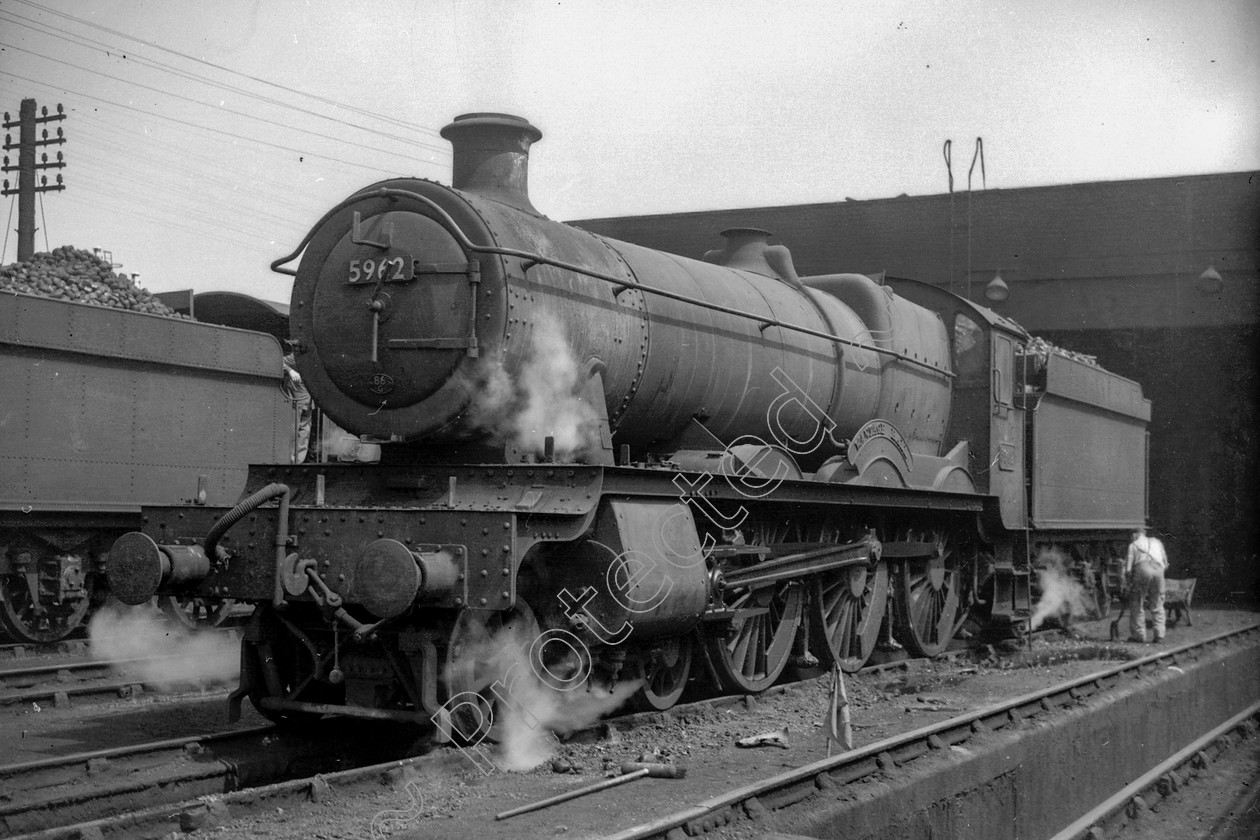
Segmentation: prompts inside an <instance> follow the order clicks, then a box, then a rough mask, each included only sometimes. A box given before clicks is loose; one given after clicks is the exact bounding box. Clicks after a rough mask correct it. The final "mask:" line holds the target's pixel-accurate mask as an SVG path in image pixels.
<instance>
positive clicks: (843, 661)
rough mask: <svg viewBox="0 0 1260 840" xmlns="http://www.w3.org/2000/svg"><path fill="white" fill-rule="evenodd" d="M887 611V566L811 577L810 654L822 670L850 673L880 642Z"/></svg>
mask: <svg viewBox="0 0 1260 840" xmlns="http://www.w3.org/2000/svg"><path fill="white" fill-rule="evenodd" d="M887 605H888V564H887V563H885V562H883V561H880V562H878V563H876V564H875V565H874V566H873V567H867V566H865V565H859V566H849V567H848V568H843V569H835V570H833V571H830V572H823V573H822V574H820V575H817V576H815V577H814V579H813V581H812V583H811V592H810V599H809V606H808V610H809V649H810V652H811V653H813V654H814V656H817V657H818V659H819V661H820V662H821V663H822V665H823V666H824V667H825V668H828V669H830V668H832V667H833V666H834V665H836V664H839V665H840V669H841V670H842V671H846V672H848V673H853V672H854V671H857V670H858V669H859V668H861V667H862V666H863V665H865V664H866V660H868V659H869V658H870V656H871V652H872V651H874V650H875V643H876V642H877V641H878V640H879V627H880V624H881V623H883V621H884V613H885V612H886V611H887Z"/></svg>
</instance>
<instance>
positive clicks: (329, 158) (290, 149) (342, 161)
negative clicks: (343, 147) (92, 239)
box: [6, 71, 395, 175]
mask: <svg viewBox="0 0 1260 840" xmlns="http://www.w3.org/2000/svg"><path fill="white" fill-rule="evenodd" d="M6 72H7V73H8V75H10V76H12V77H13V78H15V79H21V80H22V81H24V82H31V83H33V84H44V83H42V82H39V81H38V80H36V79H32V78H30V77H28V76H22V75H20V74H18V73H13V72H11V71H6ZM48 87H51V88H52V89H54V90H60V91H63V92H65V93H70V94H74V95H75V96H81V97H83V98H84V99H91V100H93V101H95V102H101V103H104V104H106V105H111V106H113V107H115V108H123V109H125V110H127V111H134V112H136V113H138V114H144V115H145V116H148V117H156V118H157V119H160V120H166V121H167V122H173V123H177V124H179V125H183V126H187V127H189V128H195V129H198V130H200V131H208V132H211V133H213V134H218V135H222V136H224V137H231V138H233V139H238V140H244V141H246V142H249V143H257V144H258V145H260V146H267V147H269V148H273V149H279V150H281V151H285V152H292V153H293V154H295V155H306V156H308V157H313V158H319V159H320V160H327V161H331V162H333V163H340V164H344V165H345V166H354V167H357V168H359V169H366V170H368V171H371V172H377V173H380V174H383V175H393V174H395V173H394V172H393V171H392V170H388V169H381V168H380V167H377V166H371V165H368V164H366V163H356V162H354V161H349V160H345V159H343V158H337V157H333V156H331V155H323V154H319V153H318V152H311V151H307V150H303V149H295V148H293V147H292V146H285V145H283V144H281V143H271V142H269V141H267V140H260V139H258V138H257V137H239V136H238V135H235V134H233V133H232V132H230V131H224V130H223V129H218V128H212V127H211V126H207V125H198V124H196V123H192V122H189V121H187V120H181V119H179V118H177V117H168V116H166V115H165V114H159V113H156V112H153V111H146V110H144V109H143V108H137V107H135V106H134V105H125V104H123V103H121V102H113V101H111V100H108V99H104V98H102V97H99V96H94V95H92V94H90V93H84V92H82V91H77V90H71V89H69V88H66V87H64V86H52V85H49V86H48Z"/></svg>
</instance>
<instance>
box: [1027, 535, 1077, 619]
mask: <svg viewBox="0 0 1260 840" xmlns="http://www.w3.org/2000/svg"><path fill="white" fill-rule="evenodd" d="M1037 563H1038V565H1040V566H1041V567H1042V568H1040V569H1038V570H1037V578H1038V581H1039V582H1040V584H1041V598H1040V599H1038V601H1037V606H1036V607H1035V608H1034V609H1033V615H1032V621H1031V622H1030V628H1031V629H1033V630H1036V629H1037V628H1038V627H1040V626H1041V625H1042V623H1043V622H1044V621H1045V620H1046V619H1047V618H1056V617H1060V616H1066V617H1068V618H1074V617H1076V616H1084V615H1086V614H1088V613H1089V606H1088V604H1089V601H1088V599H1087V598H1086V597H1085V590H1084V588H1083V587H1082V586H1081V584H1080V582H1079V581H1077V580H1075V579H1073V578H1072V577H1071V576H1070V575H1069V574H1068V573H1067V571H1066V563H1065V558H1064V556H1063V554H1062V552H1060V551H1058V550H1057V549H1053V548H1051V549H1047V550H1044V551H1042V552H1041V553H1040V554H1039V555H1038V557H1037Z"/></svg>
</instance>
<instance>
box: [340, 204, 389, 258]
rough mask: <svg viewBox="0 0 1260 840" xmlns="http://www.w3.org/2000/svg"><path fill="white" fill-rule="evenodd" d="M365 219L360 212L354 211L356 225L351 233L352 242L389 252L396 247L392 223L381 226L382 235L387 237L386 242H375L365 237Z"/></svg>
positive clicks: (384, 223)
mask: <svg viewBox="0 0 1260 840" xmlns="http://www.w3.org/2000/svg"><path fill="white" fill-rule="evenodd" d="M362 226H363V217H362V215H361V214H360V213H359V211H358V210H355V211H354V225H353V228H352V229H351V231H350V241H351V242H353V243H354V244H355V245H371V246H372V247H373V248H381V249H383V250H386V251H388V250H389V249H390V248H392V247H393V246H394V225H393V223H392V222H383V223H382V224H381V230H380V232H381V234H382V235H383V236H384V237H385V241H384V242H373V241H372V240H371V239H366V238H364V236H363V227H362Z"/></svg>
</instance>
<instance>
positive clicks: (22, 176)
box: [0, 99, 66, 262]
mask: <svg viewBox="0 0 1260 840" xmlns="http://www.w3.org/2000/svg"><path fill="white" fill-rule="evenodd" d="M65 118H66V114H65V111H64V109H63V108H62V106H61V105H58V106H57V113H55V114H49V113H48V108H47V107H44V109H43V110H42V112H41V114H40V115H39V116H36V115H35V100H34V99H23V100H22V109H21V111H20V112H19V115H18V119H17V120H16V121H15V120H12V119H10V117H9V114H8V112H5V115H4V127H5V128H6V129H10V128H17V129H19V134H18V142H17V143H14V142H13V138H12V136H11V135H9V134H5V136H4V150H5V151H6V152H7V151H9V150H10V149H17V150H18V165H17V166H10V165H9V158H8V156H7V155H6V156H5V158H4V171H5V172H15V171H16V172H17V173H18V181H17V186H16V187H14V188H12V189H11V188H10V187H9V181H8V179H7V178H6V179H5V181H4V191H3V193H0V194H3V195H16V196H17V197H18V261H19V262H23V261H26V260H29V259H30V258H31V257H32V256H34V255H35V194H36V193H41V192H48V191H50V190H51V191H58V192H59V191H61V190H64V189H65V188H66V186H65V184H63V183H62V181H61V175H58V176H57V180H56V182H55V183H52V184H50V183H48V176H47V175H42V176H40V182H39V183H38V184H36V183H35V174H36V172H38V171H39V170H44V169H62V168H64V167H65V165H66V162H65V159H64V158H63V156H62V154H61V152H57V157H56V159H55V160H52V161H50V160H49V159H48V153H47V152H45V153H44V154H43V158H42V160H41V161H40V162H39V163H36V161H35V150H36V149H37V148H39V147H41V146H54V145H55V146H60V145H61V144H62V143H65V142H66V138H65V135H64V133H63V132H62V130H61V128H60V127H59V128H58V129H57V134H56V135H55V136H53V137H49V136H48V129H47V128H45V129H43V131H42V134H41V136H40V137H39V138H37V137H36V136H35V130H36V126H38V125H40V124H42V123H50V122H60V121H61V120H64V119H65Z"/></svg>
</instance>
